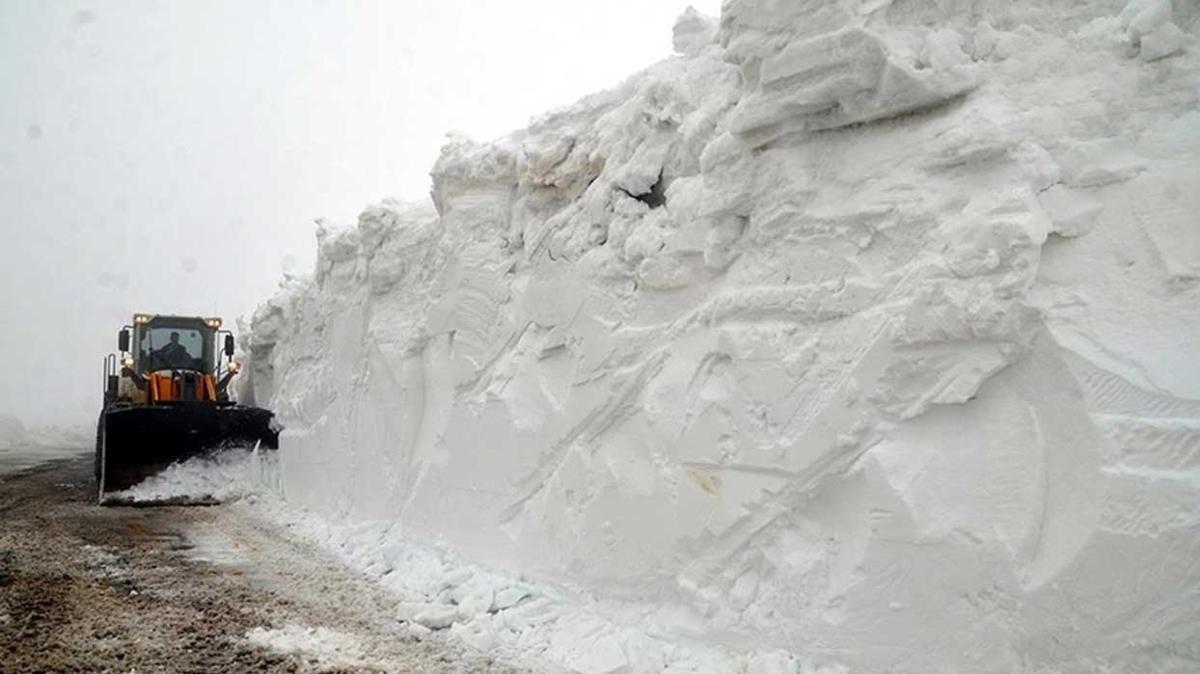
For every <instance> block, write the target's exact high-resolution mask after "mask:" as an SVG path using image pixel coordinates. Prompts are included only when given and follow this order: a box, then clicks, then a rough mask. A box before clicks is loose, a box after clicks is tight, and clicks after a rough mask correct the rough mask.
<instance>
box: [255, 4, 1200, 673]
mask: <svg viewBox="0 0 1200 674" xmlns="http://www.w3.org/2000/svg"><path fill="white" fill-rule="evenodd" d="M1134 5H1137V6H1134ZM1130 7H1131V9H1128V10H1127V11H1125V12H1121V11H1120V8H1113V7H1111V6H1110V3H1042V2H1027V1H1024V0H1015V1H1013V2H1005V3H991V2H975V3H966V4H963V3H949V4H947V3H942V4H937V3H920V2H907V1H903V2H902V1H900V0H896V1H893V2H888V1H883V2H851V1H850V0H845V1H842V2H825V1H820V2H818V1H816V0H811V1H808V2H774V1H770V0H729V1H728V2H726V3H725V7H724V12H723V15H722V17H721V19H720V21H719V22H717V23H714V22H711V21H709V20H706V19H705V18H704V17H700V16H698V15H695V14H689V15H685V17H684V18H683V19H681V21H680V22H679V24H678V25H677V28H676V32H675V37H676V40H675V42H676V47H677V51H679V52H680V53H679V54H678V55H676V56H673V57H672V58H670V59H667V60H665V61H663V62H661V63H659V64H656V65H654V66H652V67H650V68H648V69H647V70H645V71H643V72H641V73H638V74H637V75H635V76H633V77H631V78H630V79H628V80H627V81H625V82H624V83H622V84H621V85H619V86H618V87H616V88H614V89H611V90H609V91H605V92H601V93H598V94H595V95H593V96H590V97H588V98H585V99H583V100H581V101H580V102H578V103H577V104H575V105H573V106H571V107H568V108H565V109H563V110H559V111H556V112H554V113H551V114H549V115H547V116H545V117H543V118H541V119H538V120H536V121H535V122H534V123H533V124H532V125H531V126H530V127H529V128H527V129H522V130H519V131H516V132H514V133H512V134H510V135H509V136H506V137H504V138H501V139H499V140H496V141H493V142H489V143H480V142H476V141H472V140H469V139H466V138H452V139H451V141H450V142H449V143H448V144H447V145H446V146H445V148H444V149H443V151H442V154H441V156H440V157H439V158H438V159H437V162H436V164H435V165H434V169H433V173H432V176H433V185H432V204H412V205H403V204H396V203H391V202H385V203H384V204H382V205H380V206H377V207H373V208H370V209H368V210H367V211H365V212H364V213H363V215H362V216H361V218H360V219H359V222H358V224H357V226H356V227H350V228H344V229H341V230H337V231H329V232H327V233H324V234H323V235H322V236H321V238H320V240H319V256H318V263H317V269H316V272H315V275H314V277H313V278H312V279H308V280H304V281H296V282H292V283H291V284H290V285H289V286H288V287H286V288H285V289H284V290H283V291H281V293H280V294H279V295H277V296H276V297H275V298H273V299H271V300H270V301H268V302H267V303H266V304H265V305H264V306H263V307H262V308H261V309H260V310H259V312H258V313H257V314H256V316H255V318H254V325H253V327H254V329H253V333H252V335H251V337H250V340H249V343H248V349H249V352H250V354H251V357H252V358H251V366H250V368H249V374H250V376H249V378H248V379H249V382H248V383H249V384H250V386H249V387H248V388H247V390H246V391H244V393H243V395H251V394H253V396H254V397H255V399H256V401H257V402H258V403H259V404H264V405H267V406H270V407H272V408H273V409H275V410H276V411H277V413H278V414H279V416H280V419H281V421H282V423H283V424H284V425H285V426H286V430H285V432H284V434H283V436H282V440H281V442H282V448H281V451H280V459H281V471H282V488H283V491H284V493H285V494H286V496H287V497H288V498H289V499H292V500H294V501H297V502H299V503H301V504H303V505H305V506H307V507H309V508H311V509H313V510H314V511H316V512H318V513H323V514H325V515H327V516H330V517H334V518H345V519H348V520H350V521H352V522H361V521H366V520H374V521H376V522H377V524H378V523H382V524H380V525H379V526H380V527H382V528H383V529H386V530H387V531H390V532H392V533H393V534H394V535H395V536H398V537H401V538H404V539H411V540H413V541H418V542H424V543H432V542H434V541H437V542H439V545H444V546H445V548H446V549H447V550H449V551H452V552H453V553H454V554H455V555H459V556H461V557H462V558H465V559H467V560H470V561H472V562H474V563H477V564H480V565H484V566H487V567H489V568H490V569H492V570H493V571H494V572H495V573H501V574H510V575H512V576H514V577H515V576H521V577H522V578H524V579H526V580H528V581H530V582H536V583H539V584H546V585H549V586H554V585H561V586H567V587H569V588H574V589H576V590H578V591H579V592H580V593H582V594H581V596H586V597H590V599H589V600H587V603H588V605H589V607H590V608H589V610H590V611H591V613H589V615H594V616H599V618H597V620H600V622H587V623H586V626H585V624H584V623H581V622H580V621H578V620H569V619H567V618H564V617H561V616H560V615H559V614H556V613H553V612H547V611H549V609H546V610H543V604H541V603H537V604H536V605H535V604H530V605H529V606H535V608H529V606H526V605H524V604H521V605H520V606H523V607H524V608H521V615H525V617H526V618H528V619H525V618H523V619H521V620H519V621H515V622H511V623H510V622H505V619H504V618H502V617H500V616H501V615H502V614H504V611H505V609H497V608H496V607H495V604H493V603H491V599H492V598H493V597H492V595H488V596H487V597H483V598H482V599H479V600H478V601H475V600H472V601H471V602H467V604H466V605H465V606H464V604H463V603H460V601H459V599H461V598H459V599H453V598H451V597H450V594H448V593H447V594H446V597H443V598H437V597H433V598H428V599H423V600H422V601H423V602H426V603H423V604H421V606H420V609H421V610H420V611H417V612H415V613H414V615H413V616H410V618H409V619H410V620H411V621H415V622H416V623H418V624H421V625H424V626H425V627H427V628H433V627H436V628H442V627H446V626H447V625H449V627H448V629H451V630H455V629H458V630H460V631H461V632H462V633H463V634H466V635H474V636H471V638H472V639H476V638H479V639H483V641H481V642H480V643H486V644H489V646H488V647H489V648H501V647H503V648H512V649H517V650H521V649H525V650H524V651H522V653H524V654H525V655H529V654H530V653H533V654H534V655H536V657H541V658H544V659H547V660H550V661H553V662H555V663H557V664H558V665H561V666H565V667H567V668H568V669H575V670H579V671H664V670H666V671H730V669H731V668H732V669H737V668H739V667H740V668H742V669H745V670H746V671H801V670H802V671H817V669H818V668H823V667H827V668H830V669H831V670H832V671H851V672H875V671H895V672H914V673H915V672H934V671H952V672H966V673H976V672H980V673H982V672H989V673H990V672H997V673H999V672H1050V671H1055V672H1094V671H1139V672H1182V671H1191V670H1195V669H1197V668H1198V667H1200V652H1198V651H1197V650H1196V647H1195V644H1197V643H1200V612H1197V611H1196V597H1197V594H1198V592H1200V566H1197V564H1196V563H1195V560H1196V559H1197V555H1198V554H1200V505H1198V504H1200V493H1198V490H1200V477H1198V471H1200V464H1198V461H1200V458H1198V457H1197V453H1198V452H1200V449H1198V448H1197V443H1198V442H1200V435H1198V433H1197V428H1198V426H1200V421H1198V420H1200V402H1198V401H1200V358H1198V357H1197V343H1198V342H1197V335H1200V283H1198V282H1197V281H1198V279H1200V273H1198V272H1197V269H1200V267H1198V266H1197V261H1198V260H1200V257H1198V255H1197V248H1196V245H1195V244H1196V242H1197V241H1200V239H1197V237H1196V231H1197V230H1196V227H1195V224H1196V215H1195V214H1196V208H1194V206H1195V205H1196V195H1197V194H1198V193H1200V192H1198V191H1197V190H1196V185H1195V176H1197V175H1200V133H1197V129H1200V110H1198V107H1197V97H1198V96H1200V91H1198V90H1197V89H1196V87H1195V83H1196V82H1197V81H1200V61H1198V59H1197V56H1196V50H1195V48H1194V47H1193V46H1192V45H1193V44H1194V42H1195V32H1196V29H1197V25H1200V24H1198V23H1197V21H1198V20H1200V14H1198V13H1197V11H1196V9H1195V8H1194V7H1193V6H1192V5H1188V4H1186V3H1178V2H1177V3H1175V5H1174V9H1172V6H1171V3H1169V2H1166V1H1165V0H1164V1H1163V2H1157V0H1156V1H1155V2H1146V1H1143V0H1136V1H1135V3H1131V4H1130ZM1164 7H1165V10H1164ZM1164 12H1165V13H1164ZM1164 17H1165V18H1164ZM1166 25H1170V26H1172V27H1174V28H1177V29H1178V30H1180V31H1182V32H1183V33H1185V37H1184V38H1178V36H1176V37H1174V38H1173V37H1172V36H1173V35H1174V33H1172V32H1171V30H1170V29H1165V28H1163V26H1166ZM1172 40H1174V41H1172ZM1180 40H1182V41H1180ZM1135 43H1136V44H1135ZM1172 45H1175V47H1172V49H1171V50H1170V52H1169V53H1168V54H1162V53H1160V52H1163V51H1164V50H1165V49H1166V48H1167V47H1170V46H1172ZM1138 50H1141V53H1143V54H1144V55H1143V56H1142V57H1140V58H1131V57H1137V56H1138V54H1139V51H1138ZM1150 56H1153V57H1154V58H1150ZM388 549H390V548H387V546H386V545H385V544H384V543H379V547H378V550H377V551H376V553H377V554H378V555H381V556H382V557H384V558H386V557H387V553H386V550H388ZM380 551H382V552H380ZM355 554H356V553H355ZM397 560H400V558H399V557H397ZM397 560H392V561H386V563H381V564H382V565H383V566H386V567H387V568H388V569H393V568H394V569H397V570H398V571H396V572H397V573H403V568H404V567H403V564H402V560H400V561H397ZM514 582H515V581H514ZM497 587H500V586H497ZM505 587H507V586H505ZM468 594H470V593H468ZM464 596H466V595H464ZM471 596H474V595H471ZM481 596H482V595H481ZM522 596H523V595H522ZM428 602H432V603H428ZM539 602H540V600H539ZM476 604H478V606H476ZM473 606H474V607H475V608H471V607H473ZM488 607H490V608H488ZM526 614H528V615H526ZM590 620H591V618H589V621H590ZM605 621H607V622H605ZM480 635H483V636H480ZM483 637H486V639H484V638H483ZM698 642H703V644H704V645H705V646H704V648H703V649H701V648H700V647H699V646H696V645H695V644H696V643H698ZM689 644H690V645H689ZM705 649H707V650H705ZM712 649H718V650H723V652H725V653H726V654H727V659H725V660H720V662H719V663H718V661H716V660H706V659H705V658H707V657H708V656H707V655H705V656H703V657H702V656H700V655H697V654H698V653H701V652H703V653H710V652H711V651H712ZM715 663H716V664H715ZM730 663H732V664H730ZM672 667H673V668H674V670H672V669H671V668H672ZM839 668H844V669H839Z"/></svg>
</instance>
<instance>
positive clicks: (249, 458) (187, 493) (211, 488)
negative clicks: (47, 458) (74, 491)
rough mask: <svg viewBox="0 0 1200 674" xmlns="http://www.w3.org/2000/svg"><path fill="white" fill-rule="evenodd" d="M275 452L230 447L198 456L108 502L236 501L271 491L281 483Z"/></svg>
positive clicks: (107, 496) (107, 498)
mask: <svg viewBox="0 0 1200 674" xmlns="http://www.w3.org/2000/svg"><path fill="white" fill-rule="evenodd" d="M275 462H276V457H275V455H274V452H271V451H267V450H261V451H260V450H249V449H246V450H243V449H229V450H224V451H221V452H218V453H215V454H212V455H208V456H194V457H192V458H190V459H187V460H186V461H181V462H179V463H174V464H171V465H170V466H167V468H166V469H165V470H163V471H162V472H161V473H158V474H156V475H152V476H150V477H148V478H146V480H144V481H143V482H141V483H139V484H137V485H134V486H133V487H130V488H129V489H126V490H124V491H118V492H111V493H108V494H105V502H112V503H120V502H129V503H157V502H182V501H213V502H218V503H219V502H226V501H236V500H238V499H241V498H246V497H250V498H255V497H257V495H259V494H261V493H264V492H269V491H270V490H271V489H272V488H273V487H274V486H275V485H276V483H277V481H278V479H277V477H276V476H277V475H278V469H277V468H276V467H275Z"/></svg>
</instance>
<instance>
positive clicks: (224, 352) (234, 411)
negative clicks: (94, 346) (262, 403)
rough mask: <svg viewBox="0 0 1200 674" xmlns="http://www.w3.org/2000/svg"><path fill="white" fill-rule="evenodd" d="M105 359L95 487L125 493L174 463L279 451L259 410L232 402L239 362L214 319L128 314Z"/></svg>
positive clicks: (274, 428)
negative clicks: (237, 451)
mask: <svg viewBox="0 0 1200 674" xmlns="http://www.w3.org/2000/svg"><path fill="white" fill-rule="evenodd" d="M117 349H118V352H119V353H110V354H108V355H107V356H106V357H105V359H104V406H103V409H102V411H101V412H100V421H99V423H98V425H97V429H96V484H97V487H98V491H99V498H100V502H101V503H104V502H105V501H106V494H111V493H112V492H118V491H121V490H124V489H128V488H130V487H132V486H134V485H136V484H138V483H140V482H141V481H143V480H144V479H146V478H147V477H150V476H151V475H154V474H156V473H158V472H160V471H162V470H163V469H164V468H166V467H167V466H170V465H171V464H173V463H176V462H179V461H183V460H185V459H188V458H191V457H194V456H202V455H205V454H208V453H211V452H214V451H217V450H220V449H223V448H228V447H255V448H261V449H278V447H279V430H280V429H279V426H278V425H277V424H276V423H275V420H274V415H273V414H272V413H271V412H270V411H268V410H265V409H261V408H257V407H250V406H245V405H240V404H238V403H237V402H235V401H233V400H231V397H230V395H229V385H230V382H231V381H232V380H233V378H234V377H235V376H236V375H237V373H238V370H239V364H238V363H237V362H235V361H234V360H233V354H234V338H233V333H231V332H229V331H228V330H222V329H221V319H220V318H202V317H195V316H165V315H154V314H134V316H133V323H132V324H129V325H125V326H123V327H122V328H121V330H120V332H119V333H118V335H117Z"/></svg>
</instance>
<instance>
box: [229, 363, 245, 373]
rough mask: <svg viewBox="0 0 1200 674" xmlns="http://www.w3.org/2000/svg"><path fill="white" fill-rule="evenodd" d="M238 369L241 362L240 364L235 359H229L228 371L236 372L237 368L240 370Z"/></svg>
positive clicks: (240, 367) (240, 366)
mask: <svg viewBox="0 0 1200 674" xmlns="http://www.w3.org/2000/svg"><path fill="white" fill-rule="evenodd" d="M240 369H242V364H241V363H239V362H237V361H231V362H230V363H229V372H230V373H231V374H237V373H238V370H240Z"/></svg>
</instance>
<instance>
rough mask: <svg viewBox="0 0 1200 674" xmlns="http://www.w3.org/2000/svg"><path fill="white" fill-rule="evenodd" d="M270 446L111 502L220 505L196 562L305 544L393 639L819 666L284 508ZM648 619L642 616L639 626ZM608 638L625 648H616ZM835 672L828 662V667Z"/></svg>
mask: <svg viewBox="0 0 1200 674" xmlns="http://www.w3.org/2000/svg"><path fill="white" fill-rule="evenodd" d="M278 488H279V486H278V466H277V462H276V453H275V452H270V451H263V452H252V451H241V450H231V451H229V452H226V453H223V454H220V455H217V456H215V457H197V458H194V459H191V460H189V461H186V462H184V463H181V464H176V465H174V466H171V467H170V468H169V469H168V470H166V471H164V472H163V473H161V474H159V475H156V476H154V477H151V478H150V479H148V480H146V481H145V482H143V483H142V484H140V485H138V486H136V487H134V488H132V489H130V490H128V491H126V492H122V493H120V494H115V495H114V498H116V499H119V500H122V501H126V502H130V503H133V504H147V503H163V502H169V503H178V502H181V501H192V502H205V501H208V500H210V499H216V500H218V501H223V502H224V503H225V505H224V506H223V508H222V509H223V510H224V511H225V512H226V513H227V515H226V516H225V518H226V519H222V521H221V524H220V525H219V526H217V527H211V526H208V525H204V526H199V527H195V528H193V529H192V530H191V532H190V533H189V537H190V539H191V540H192V541H193V542H194V543H195V545H196V553H195V554H196V555H198V556H199V558H200V559H203V560H205V561H209V562H213V563H218V564H225V565H230V564H232V565H238V564H239V562H240V560H239V556H238V555H239V553H238V552H237V551H238V550H242V553H241V554H245V551H244V550H243V549H244V548H245V547H246V546H247V545H250V546H251V547H253V548H254V549H253V550H252V552H251V553H249V556H250V557H252V558H253V559H255V560H256V563H257V564H259V565H266V567H267V568H285V567H288V566H289V565H290V564H291V563H292V562H291V561H290V560H287V559H275V558H274V555H275V553H274V552H273V551H271V550H270V549H267V548H263V547H261V546H257V544H255V543H252V542H249V539H247V538H246V537H244V536H243V537H242V538H241V539H240V540H237V541H235V540H233V539H231V537H230V534H229V530H228V529H229V527H228V523H229V521H231V520H236V521H237V522H238V523H239V524H238V525H237V526H236V527H235V529H236V530H238V531H245V530H247V529H251V530H259V531H270V532H271V537H275V536H279V535H282V536H285V537H287V538H288V539H289V540H291V541H292V543H293V544H294V545H297V546H299V547H307V546H314V547H316V548H317V549H319V550H320V551H322V552H323V553H324V554H327V555H330V556H331V558H333V559H336V560H337V562H338V563H339V564H341V565H342V566H343V568H345V569H347V570H349V571H350V572H352V573H355V574H357V575H359V576H360V577H361V578H362V579H363V580H364V581H365V582H367V583H369V584H370V587H371V589H370V590H368V591H367V592H368V593H369V594H373V595H380V594H382V595H384V596H386V597H388V598H389V601H390V602H392V604H393V605H392V608H391V609H390V613H389V615H388V619H387V622H389V624H390V629H392V630H394V631H395V633H396V634H397V635H398V636H409V637H418V638H423V637H426V636H431V635H437V636H438V638H449V639H450V641H451V642H453V643H454V644H457V645H458V646H459V647H461V648H464V649H466V650H467V651H469V652H471V653H473V654H475V655H476V656H478V657H489V658H497V659H499V660H502V661H505V662H519V663H522V666H523V667H525V668H530V669H535V670H539V671H557V670H559V669H566V670H569V671H579V672H608V671H621V670H622V668H624V667H628V666H632V671H639V672H643V671H644V672H651V671H673V672H712V673H717V672H732V671H744V670H749V671H762V672H775V671H779V672H797V671H801V672H813V673H815V672H820V671H822V670H821V669H820V668H817V667H814V666H813V665H812V664H811V663H808V662H804V661H802V660H799V659H797V658H795V657H793V656H791V655H788V654H784V653H758V654H753V655H750V656H747V655H744V654H741V655H739V654H736V653H732V652H728V651H725V650H723V649H720V648H714V647H712V646H709V645H706V644H703V643H701V642H698V641H696V642H688V641H687V640H678V639H676V640H673V641H670V640H666V639H662V638H661V635H657V634H656V633H655V632H654V631H653V630H652V629H648V628H647V627H646V625H645V624H642V621H640V620H632V621H629V622H628V623H619V622H616V621H613V620H612V619H610V618H607V617H605V613H606V610H605V609H606V608H607V607H606V606H605V605H604V603H603V602H602V601H599V600H597V599H595V598H593V597H591V596H589V595H588V594H586V593H583V592H579V591H576V590H573V589H571V588H564V587H559V586H551V585H548V584H538V583H534V582H531V581H529V580H528V579H525V578H520V577H514V576H511V575H505V574H503V573H499V572H496V571H494V570H490V569H486V568H483V567H480V566H478V565H474V564H470V563H468V562H466V561H464V560H462V559H460V558H458V557H457V556H456V555H454V554H453V553H451V552H450V551H448V550H447V549H446V548H445V547H444V546H436V545H432V546H431V545H428V544H423V543H420V542H415V541H411V540H407V539H406V538H405V537H404V536H403V535H402V534H401V533H400V532H399V530H398V528H396V527H395V526H394V525H393V524H392V523H390V522H386V521H378V522H361V521H359V522H353V523H339V522H336V521H331V520H329V519H327V518H325V517H323V516H320V515H317V514H314V513H311V512H307V511H305V510H304V509H302V508H298V507H296V506H294V505H290V504H289V503H288V502H286V501H285V500H283V499H282V498H280V496H279V494H278ZM647 624H649V623H647ZM247 638H248V639H249V640H250V641H251V642H252V643H256V644H259V645H263V646H267V647H270V648H272V649H274V650H275V651H277V652H283V653H291V652H300V651H304V652H305V653H308V654H309V655H311V656H312V657H316V658H319V659H321V661H322V662H327V663H334V664H337V665H339V666H359V665H361V664H362V663H364V662H368V661H369V658H367V656H366V655H364V653H365V652H366V651H364V648H365V647H364V646H363V644H362V643H361V641H360V640H357V639H355V638H354V637H353V635H347V634H346V633H344V632H340V631H338V630H333V629H326V628H321V627H313V626H307V625H287V626H284V627H282V628H272V629H267V628H263V629H256V630H254V631H252V632H250V633H248V634H247ZM617 644H623V646H621V647H617ZM830 671H834V670H830Z"/></svg>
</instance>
